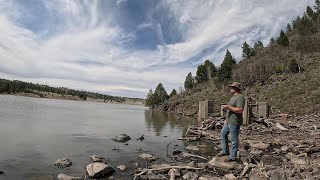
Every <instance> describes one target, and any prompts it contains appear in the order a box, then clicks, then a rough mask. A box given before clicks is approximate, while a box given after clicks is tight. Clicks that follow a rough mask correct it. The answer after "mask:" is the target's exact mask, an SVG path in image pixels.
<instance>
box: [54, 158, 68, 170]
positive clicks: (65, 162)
mask: <svg viewBox="0 0 320 180" xmlns="http://www.w3.org/2000/svg"><path fill="white" fill-rule="evenodd" d="M54 165H55V166H58V168H66V167H69V166H71V165H72V162H71V160H70V159H67V158H62V159H58V160H57V161H56V162H55V163H54Z"/></svg>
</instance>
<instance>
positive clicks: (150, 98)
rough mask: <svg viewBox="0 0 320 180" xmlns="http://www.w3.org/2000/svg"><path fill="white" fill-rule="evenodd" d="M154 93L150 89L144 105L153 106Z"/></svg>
mask: <svg viewBox="0 0 320 180" xmlns="http://www.w3.org/2000/svg"><path fill="white" fill-rule="evenodd" d="M153 98H154V95H153V91H152V89H150V91H149V93H148V95H147V98H146V106H153V105H154V99H153Z"/></svg>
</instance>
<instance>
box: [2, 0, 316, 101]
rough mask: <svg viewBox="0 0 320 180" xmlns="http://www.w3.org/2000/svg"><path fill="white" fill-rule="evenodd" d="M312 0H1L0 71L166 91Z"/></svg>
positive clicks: (274, 28)
mask: <svg viewBox="0 0 320 180" xmlns="http://www.w3.org/2000/svg"><path fill="white" fill-rule="evenodd" d="M313 4H314V1H313V0H265V1H262V0H100V1H99V0H52V1H51V0H0V63H1V65H0V77H1V78H8V79H19V80H23V81H29V82H35V83H43V84H47V85H50V86H56V87H60V86H63V87H69V88H74V89H81V90H89V91H95V92H100V93H106V94H111V95H121V96H130V97H145V95H146V94H147V92H148V90H149V89H151V88H154V87H155V86H156V85H157V84H158V83H159V82H162V83H163V84H164V86H165V88H166V89H167V91H168V92H170V91H171V90H172V88H177V87H179V86H183V82H184V79H185V77H186V75H187V73H188V72H193V73H194V72H195V70H196V66H198V65H199V64H200V63H202V62H204V60H206V59H210V60H212V61H213V62H214V63H215V64H216V65H217V66H219V64H220V63H221V61H222V59H223V55H224V54H225V51H226V49H229V50H230V51H231V52H232V54H233V55H234V56H235V57H237V58H238V59H239V58H240V57H241V48H240V47H241V45H242V43H243V42H244V41H247V42H249V44H251V45H252V44H253V43H254V42H256V41H258V40H262V41H263V42H264V44H267V43H268V41H269V39H270V37H271V36H276V35H277V34H278V33H279V31H280V29H281V28H284V27H285V26H286V24H287V22H292V20H293V19H294V18H295V17H296V16H297V15H302V13H303V12H304V11H305V9H306V7H307V5H310V6H313Z"/></svg>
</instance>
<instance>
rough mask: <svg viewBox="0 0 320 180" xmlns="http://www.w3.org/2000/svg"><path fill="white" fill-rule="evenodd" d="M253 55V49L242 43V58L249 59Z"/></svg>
mask: <svg viewBox="0 0 320 180" xmlns="http://www.w3.org/2000/svg"><path fill="white" fill-rule="evenodd" d="M254 54H255V52H254V49H252V48H251V47H250V46H249V44H247V42H244V43H243V45H242V57H243V58H250V57H251V56H254Z"/></svg>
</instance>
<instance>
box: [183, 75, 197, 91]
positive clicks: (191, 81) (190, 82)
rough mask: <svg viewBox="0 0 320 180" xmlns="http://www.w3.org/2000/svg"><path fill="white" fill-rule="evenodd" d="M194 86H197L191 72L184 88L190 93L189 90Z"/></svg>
mask: <svg viewBox="0 0 320 180" xmlns="http://www.w3.org/2000/svg"><path fill="white" fill-rule="evenodd" d="M194 86H195V82H194V78H193V76H192V74H191V72H189V74H188V75H187V77H186V80H185V82H184V88H185V89H186V90H187V91H188V90H191V89H192V88H193V87H194Z"/></svg>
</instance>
